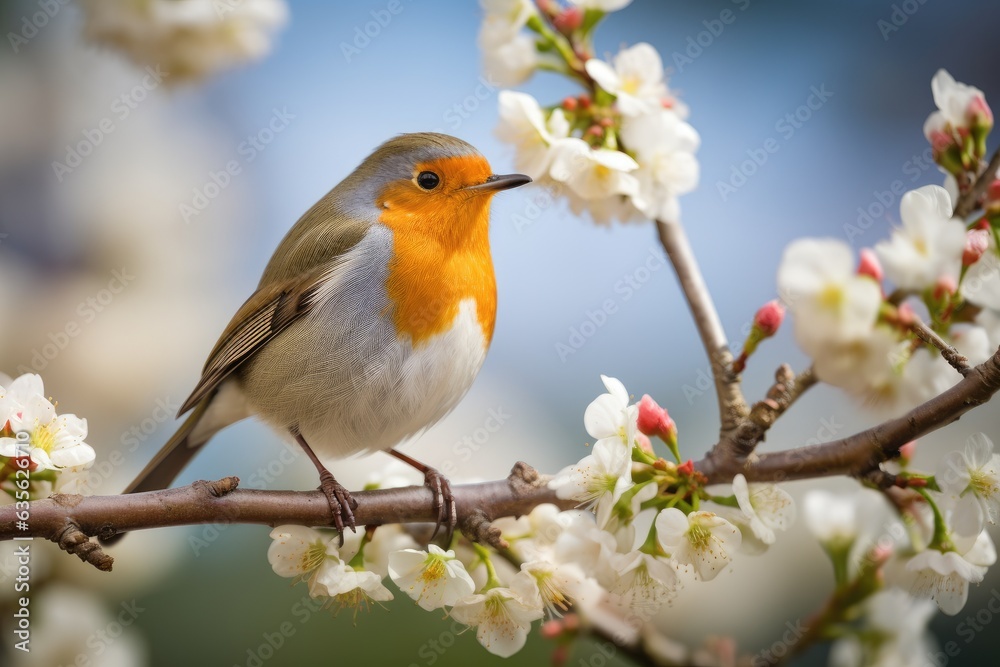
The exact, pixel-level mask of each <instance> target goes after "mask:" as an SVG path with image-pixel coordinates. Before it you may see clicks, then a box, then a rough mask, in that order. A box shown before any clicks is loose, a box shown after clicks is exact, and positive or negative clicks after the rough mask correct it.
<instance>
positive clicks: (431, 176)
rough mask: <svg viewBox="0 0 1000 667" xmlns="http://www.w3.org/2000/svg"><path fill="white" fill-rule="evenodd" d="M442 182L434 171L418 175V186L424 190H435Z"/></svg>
mask: <svg viewBox="0 0 1000 667" xmlns="http://www.w3.org/2000/svg"><path fill="white" fill-rule="evenodd" d="M440 182H441V178H440V177H439V176H438V175H437V174H435V173H434V172H433V171H422V172H420V173H419V174H417V185H419V186H420V187H422V188H423V189H424V190H433V189H434V188H436V187H437V186H438V183H440Z"/></svg>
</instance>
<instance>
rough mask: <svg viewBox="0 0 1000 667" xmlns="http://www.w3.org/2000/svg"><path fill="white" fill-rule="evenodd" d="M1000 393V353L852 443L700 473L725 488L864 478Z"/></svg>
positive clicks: (709, 465)
mask: <svg viewBox="0 0 1000 667" xmlns="http://www.w3.org/2000/svg"><path fill="white" fill-rule="evenodd" d="M997 391H1000V350H997V352H995V353H994V354H993V356H992V357H990V358H989V359H987V360H986V361H984V362H983V363H981V364H979V365H978V366H975V367H973V368H971V369H970V370H969V372H968V374H966V376H965V377H964V378H962V380H961V381H959V383H958V384H956V385H955V386H954V387H951V388H950V389H948V390H946V391H945V392H944V393H942V394H940V395H938V396H936V397H934V398H932V399H930V400H929V401H927V402H925V403H923V404H921V405H919V406H917V407H916V408H914V409H913V410H910V411H909V412H908V413H906V414H905V415H903V416H901V417H897V418H896V419H890V420H889V421H886V422H883V423H882V424H879V425H878V426H874V427H872V428H870V429H867V430H865V431H861V432H860V433H856V434H854V435H852V436H849V437H847V438H842V439H840V440H834V441H832V442H827V443H823V444H819V445H811V446H808V447H799V448H797V449H790V450H785V451H782V452H774V453H765V454H759V455H757V456H756V457H754V458H752V459H749V458H748V459H746V460H743V461H740V460H736V459H734V458H732V457H717V458H712V457H707V456H706V457H705V458H704V459H702V460H701V461H698V462H697V463H695V469H696V470H698V471H700V472H701V473H702V474H704V475H706V476H707V477H708V478H709V480H710V481H711V482H712V483H716V484H721V483H724V482H727V481H729V480H731V479H732V478H733V477H734V476H735V475H736V474H738V473H742V474H743V475H745V476H746V478H747V480H748V481H751V482H780V481H786V480H793V479H806V478H811V477H826V476H830V475H852V476H855V477H857V476H860V475H864V474H865V473H867V472H868V471H870V470H873V469H875V468H877V467H878V465H879V464H880V463H882V462H883V461H886V460H888V459H890V458H893V457H895V456H897V455H898V454H899V448H900V447H902V446H903V445H905V444H906V443H908V442H910V441H911V440H915V439H916V438H919V437H921V436H923V435H926V434H927V433H930V432H931V431H934V430H937V429H939V428H941V427H942V426H946V425H948V424H950V423H951V422H953V421H955V420H956V419H958V418H959V417H961V416H962V415H963V414H965V413H966V412H968V411H969V410H972V409H973V408H975V407H977V406H980V405H982V404H984V403H986V402H987V401H989V400H990V398H992V397H993V395H994V394H995V393H996V392H997Z"/></svg>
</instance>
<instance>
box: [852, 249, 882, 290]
mask: <svg viewBox="0 0 1000 667" xmlns="http://www.w3.org/2000/svg"><path fill="white" fill-rule="evenodd" d="M859 254H860V255H861V260H860V261H859V262H858V275H859V276H868V277H869V278H874V279H875V282H877V283H881V282H882V278H883V277H884V276H885V274H884V273H883V272H882V262H880V261H878V255H876V254H875V251H874V250H872V249H871V248H862V249H861V252H860V253H859Z"/></svg>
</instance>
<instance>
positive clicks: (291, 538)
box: [267, 525, 343, 597]
mask: <svg viewBox="0 0 1000 667" xmlns="http://www.w3.org/2000/svg"><path fill="white" fill-rule="evenodd" d="M271 539H272V540H274V541H273V542H271V545H270V546H269V547H268V549H267V560H268V562H269V563H270V564H271V569H273V570H274V573H275V574H277V575H278V576H279V577H294V578H295V580H296V581H305V582H307V584H308V586H309V594H310V595H312V597H319V596H320V595H322V594H325V593H324V592H323V589H321V588H319V587H317V578H318V577H319V576H320V573H321V572H325V571H326V570H329V569H339V568H340V567H341V566H343V561H341V559H340V552H339V549H338V547H337V544H338V541H339V538H338V537H337V536H335V535H334V536H331V535H329V534H324V533H320V532H319V531H317V530H314V529H312V528H308V527H306V526H296V525H287V526H278V527H277V528H275V529H274V530H272V531H271Z"/></svg>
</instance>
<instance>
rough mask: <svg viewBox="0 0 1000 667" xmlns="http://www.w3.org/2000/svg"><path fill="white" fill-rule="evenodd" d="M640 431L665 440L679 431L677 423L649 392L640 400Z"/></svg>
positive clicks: (638, 423)
mask: <svg viewBox="0 0 1000 667" xmlns="http://www.w3.org/2000/svg"><path fill="white" fill-rule="evenodd" d="M637 425H638V427H639V431H640V432H641V433H644V434H646V435H656V436H659V437H661V438H663V439H664V440H666V439H667V438H668V437H671V436H673V435H675V434H676V433H677V425H676V424H674V420H673V419H671V418H670V415H668V414H667V411H666V410H664V409H663V408H661V407H660V406H659V405H658V404H657V403H656V401H654V400H653V398H652V397H651V396H650V395H649V394H645V395H643V397H642V400H641V401H639V419H638V422H637Z"/></svg>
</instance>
